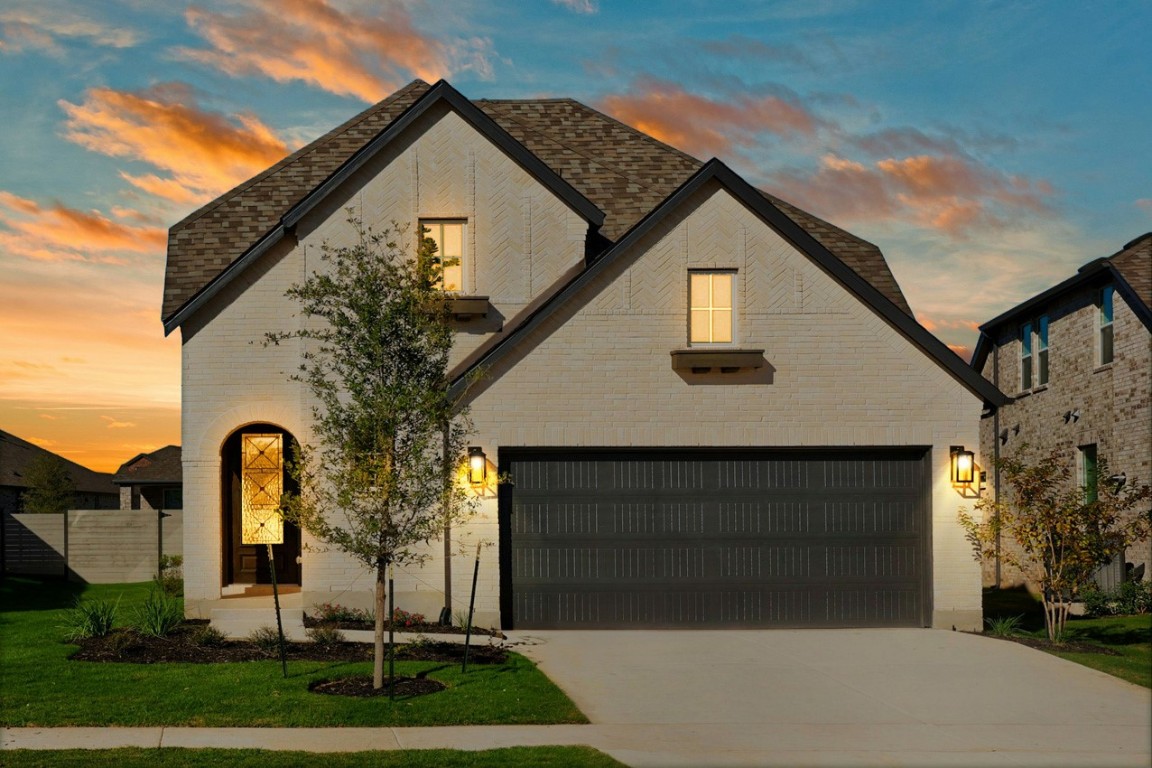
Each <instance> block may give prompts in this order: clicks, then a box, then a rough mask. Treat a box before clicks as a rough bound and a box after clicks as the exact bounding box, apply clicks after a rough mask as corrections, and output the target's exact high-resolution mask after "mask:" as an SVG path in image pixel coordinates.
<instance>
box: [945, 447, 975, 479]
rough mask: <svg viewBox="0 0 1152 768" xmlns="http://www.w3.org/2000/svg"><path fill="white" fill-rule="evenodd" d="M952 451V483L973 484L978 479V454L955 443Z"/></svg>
mask: <svg viewBox="0 0 1152 768" xmlns="http://www.w3.org/2000/svg"><path fill="white" fill-rule="evenodd" d="M951 453H952V485H971V484H972V483H973V482H975V480H976V455H975V454H974V453H973V452H972V451H966V450H964V446H962V445H953V446H952V447H951Z"/></svg>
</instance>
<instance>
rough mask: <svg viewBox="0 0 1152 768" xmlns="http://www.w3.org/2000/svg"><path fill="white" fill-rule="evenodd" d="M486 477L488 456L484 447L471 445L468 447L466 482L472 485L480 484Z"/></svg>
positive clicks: (482, 483)
mask: <svg viewBox="0 0 1152 768" xmlns="http://www.w3.org/2000/svg"><path fill="white" fill-rule="evenodd" d="M487 479H488V457H487V456H485V455H484V449H483V448H480V447H479V446H475V445H474V446H472V447H471V448H469V449H468V482H469V483H471V484H472V485H473V486H477V487H479V486H482V485H484V483H485V482H486V481H487Z"/></svg>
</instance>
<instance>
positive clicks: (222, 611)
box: [211, 605, 308, 641]
mask: <svg viewBox="0 0 1152 768" xmlns="http://www.w3.org/2000/svg"><path fill="white" fill-rule="evenodd" d="M280 620H281V621H282V622H283V623H284V637H285V638H286V639H288V640H295V641H302V640H307V639H308V636H307V635H306V634H305V632H304V611H302V610H301V609H300V607H299V606H295V607H289V606H284V605H281V606H280ZM211 625H212V626H213V627H215V628H216V629H218V630H220V631H221V632H223V633H224V634H225V635H227V636H228V637H230V638H233V639H236V640H243V639H244V638H246V637H248V636H249V635H250V634H252V632H254V631H255V630H257V629H259V628H260V627H271V628H272V629H275V628H276V609H275V608H274V607H273V606H271V605H267V606H265V605H259V606H255V605H254V606H245V607H243V608H213V609H212V613H211Z"/></svg>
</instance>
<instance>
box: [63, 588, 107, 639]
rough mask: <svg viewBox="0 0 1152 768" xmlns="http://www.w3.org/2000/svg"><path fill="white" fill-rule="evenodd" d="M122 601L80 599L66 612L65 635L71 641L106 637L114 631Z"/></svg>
mask: <svg viewBox="0 0 1152 768" xmlns="http://www.w3.org/2000/svg"><path fill="white" fill-rule="evenodd" d="M119 607H120V601H119V600H117V601H116V602H114V603H113V602H111V601H108V600H80V599H79V598H77V600H76V605H75V606H74V607H73V608H72V609H71V610H69V611H68V613H67V614H65V617H64V637H65V638H66V639H67V640H69V641H74V640H85V639H87V638H89V637H104V636H105V635H107V634H108V633H109V632H111V631H112V625H113V624H114V623H115V622H116V611H117V610H118V609H119Z"/></svg>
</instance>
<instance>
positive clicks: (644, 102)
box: [600, 78, 821, 157]
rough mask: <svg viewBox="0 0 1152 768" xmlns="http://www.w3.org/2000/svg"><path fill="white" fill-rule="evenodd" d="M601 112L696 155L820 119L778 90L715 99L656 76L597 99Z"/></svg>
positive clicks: (810, 131)
mask: <svg viewBox="0 0 1152 768" xmlns="http://www.w3.org/2000/svg"><path fill="white" fill-rule="evenodd" d="M600 107H601V109H603V110H604V111H605V112H607V113H609V114H611V115H612V116H614V117H616V118H617V119H618V120H620V121H622V122H624V123H627V124H628V125H631V126H632V127H633V128H636V129H637V130H640V131H643V132H645V133H647V134H649V135H651V136H654V137H656V138H657V139H660V140H661V141H663V142H666V143H668V144H671V145H672V146H675V147H678V148H680V149H682V150H684V151H685V152H688V153H690V154H694V155H698V156H700V157H715V156H723V155H728V154H731V150H732V147H733V146H743V147H746V146H752V145H753V144H755V143H756V142H757V141H758V140H760V138H761V137H762V136H763V135H764V134H774V135H777V136H785V137H794V136H812V135H814V134H815V133H816V130H817V128H818V127H819V126H820V125H821V121H820V120H819V119H818V118H816V117H815V115H813V114H812V113H811V112H809V111H808V110H806V109H805V108H804V107H803V106H801V105H799V104H796V103H793V102H790V101H786V100H785V99H782V98H779V97H777V96H762V97H754V96H741V97H737V98H735V99H732V100H730V101H716V100H714V99H710V98H708V97H705V96H698V95H696V94H692V93H689V92H688V91H685V90H684V89H683V88H681V87H680V86H679V85H677V84H675V83H670V82H667V81H664V80H657V79H655V78H642V79H641V80H639V81H637V82H636V83H635V84H634V85H633V87H632V89H631V92H630V93H629V94H626V95H611V96H607V97H605V98H604V99H603V100H601V102H600Z"/></svg>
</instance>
